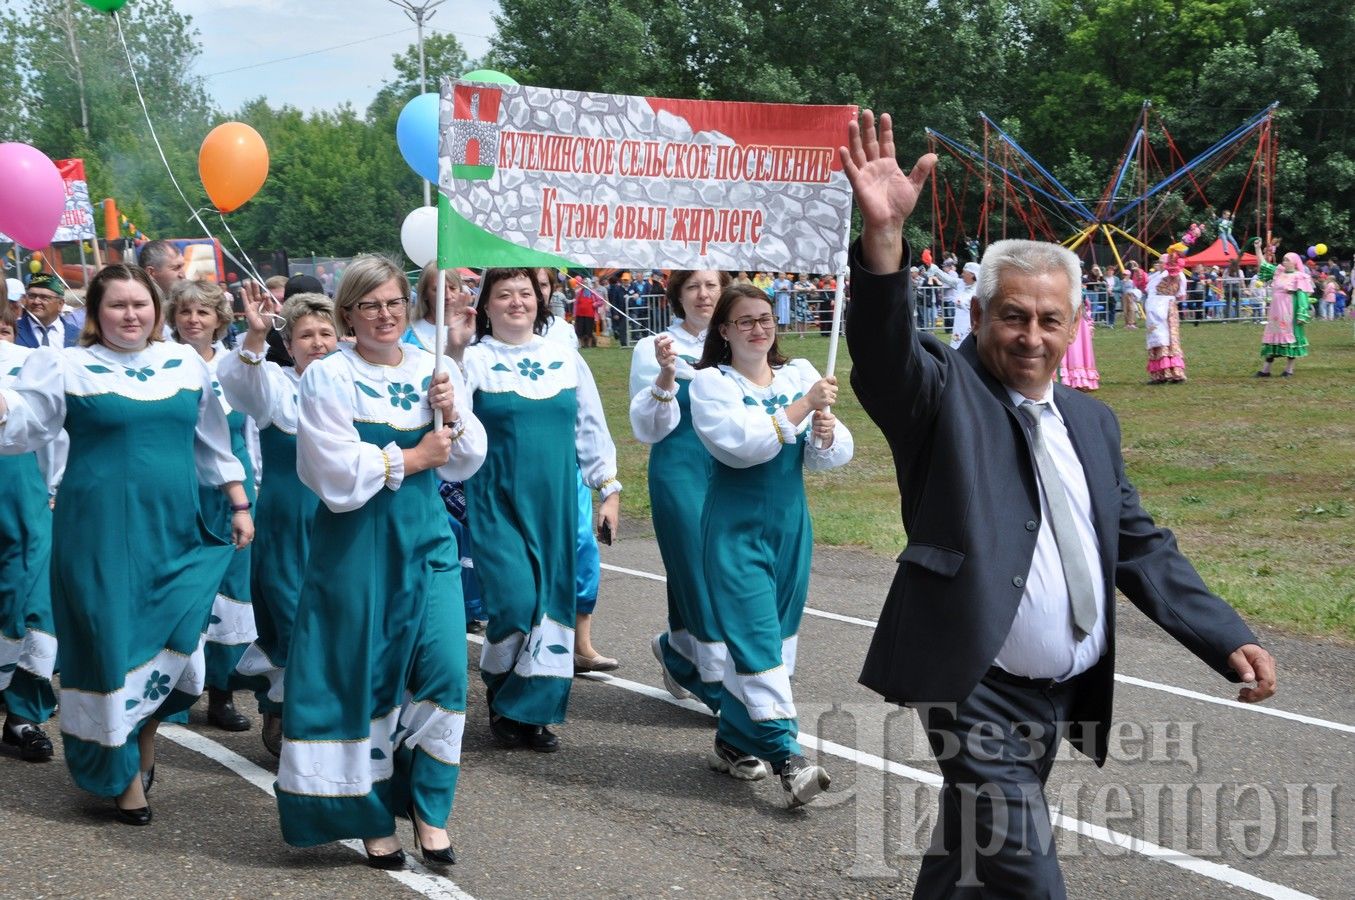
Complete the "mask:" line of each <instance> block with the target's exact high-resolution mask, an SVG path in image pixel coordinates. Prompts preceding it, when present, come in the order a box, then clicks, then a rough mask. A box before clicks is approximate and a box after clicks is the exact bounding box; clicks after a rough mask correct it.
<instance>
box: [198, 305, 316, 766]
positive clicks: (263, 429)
mask: <svg viewBox="0 0 1355 900" xmlns="http://www.w3.org/2000/svg"><path fill="white" fill-rule="evenodd" d="M276 308H277V307H276V301H274V300H273V298H272V297H271V296H270V295H268V294H265V293H263V292H261V291H260V292H254V291H250V292H249V293H248V294H247V296H246V298H245V318H246V320H247V321H248V323H249V331H248V332H247V333H246V335H245V339H244V341H243V343H242V344H241V346H240V347H239V349H237V350H236V351H235V352H233V353H231V354H229V355H227V356H226V357H225V358H224V359H223V360H222V361H221V365H220V366H219V367H218V369H217V378H218V380H219V381H220V382H221V390H222V392H223V393H224V394H225V398H226V402H227V403H229V404H230V406H231V407H232V408H234V409H237V410H240V411H242V412H244V413H245V414H246V415H248V416H249V417H250V419H251V420H253V421H254V422H256V423H258V426H259V448H260V454H261V456H262V458H263V480H262V483H261V484H260V485H259V502H258V507H257V509H256V510H255V517H254V521H255V526H256V528H257V529H258V531H259V533H260V534H261V535H263V539H262V540H260V541H259V542H258V543H257V544H256V545H255V546H254V547H253V549H252V550H251V553H252V555H253V558H252V559H251V562H250V595H251V597H252V598H253V601H254V625H255V628H256V629H257V631H258V639H257V640H255V642H254V643H253V644H250V645H249V648H248V649H247V650H245V653H244V655H243V656H242V657H241V658H240V661H239V663H238V664H237V665H236V671H237V672H238V673H240V675H241V676H242V677H244V678H246V679H249V680H251V681H253V683H254V685H255V696H256V697H257V699H258V701H259V712H260V713H262V715H263V728H262V729H261V734H262V737H263V744H264V747H266V748H267V749H268V752H269V753H272V754H273V755H274V756H277V755H278V754H279V753H281V752H282V703H283V672H285V671H286V668H287V648H288V646H289V645H290V643H291V640H292V620H293V619H294V618H295V617H296V603H297V597H298V596H299V595H300V593H301V577H302V575H304V574H305V572H306V559H307V557H308V556H309V554H310V536H311V523H312V522H314V521H315V510H316V507H317V506H318V505H319V503H320V500H319V498H318V497H316V496H315V493H314V492H313V491H312V490H311V489H310V488H308V487H306V486H305V485H304V484H302V483H301V479H300V478H299V477H298V476H297V473H296V429H297V419H298V418H299V416H300V414H301V407H300V403H299V400H300V386H301V376H302V374H303V373H304V372H305V371H306V368H307V367H308V366H309V365H310V364H311V363H314V362H318V361H320V360H321V359H324V358H325V357H326V356H328V355H329V354H331V353H333V352H334V347H335V345H336V344H337V343H338V333H337V331H336V329H335V324H334V301H332V300H330V299H329V298H328V297H326V296H325V295H323V294H296V295H294V296H292V297H290V298H288V300H287V302H286V303H284V304H283V305H282V314H281V323H282V338H283V345H284V347H285V348H286V350H287V353H288V355H289V356H290V357H291V359H292V360H293V363H294V364H293V365H291V366H288V367H286V368H283V367H282V366H279V365H278V364H277V363H274V362H269V361H268V360H267V359H266V358H265V357H266V356H267V354H268V335H269V332H270V331H271V330H272V328H273V324H274V321H275V315H276V314H275V312H274V310H275V309H276Z"/></svg>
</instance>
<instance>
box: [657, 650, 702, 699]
mask: <svg viewBox="0 0 1355 900" xmlns="http://www.w3.org/2000/svg"><path fill="white" fill-rule="evenodd" d="M661 637H663V635H659V634H656V635H654V639H653V640H652V641H650V642H649V649H650V650H653V651H654V658H655V659H657V660H658V661H659V671H660V672H662V673H663V686H664V687H666V688H668V693H670V694H672V695H673V696H674V697H675V698H677V699H678V700H690V699H691V698H692V697H695V696H696V695H695V694H693V693H692V692H691V691H689V690H687V689H686V688H685V687H683V686H682V685H680V684H678V683H677V679H676V678H674V677H673V676H672V674H671V673H669V671H668V665H667V663H665V662H664V661H663V643H662V642H661V641H660V640H659V638H661Z"/></svg>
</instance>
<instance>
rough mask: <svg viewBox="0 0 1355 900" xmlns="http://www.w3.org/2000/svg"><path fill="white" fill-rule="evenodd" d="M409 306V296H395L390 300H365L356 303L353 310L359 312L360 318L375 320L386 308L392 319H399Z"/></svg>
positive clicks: (369, 320)
mask: <svg viewBox="0 0 1355 900" xmlns="http://www.w3.org/2000/svg"><path fill="white" fill-rule="evenodd" d="M408 307H409V298H408V297H393V298H391V299H390V300H363V301H361V302H360V303H356V304H354V306H353V310H354V311H355V312H356V313H357V314H358V318H360V319H365V320H366V321H368V322H374V321H376V319H378V318H379V317H380V316H381V311H382V310H385V311H386V314H387V315H389V316H390V317H391V318H392V319H398V318H400V317H401V316H403V315H404V314H405V310H406V309H407V308H408Z"/></svg>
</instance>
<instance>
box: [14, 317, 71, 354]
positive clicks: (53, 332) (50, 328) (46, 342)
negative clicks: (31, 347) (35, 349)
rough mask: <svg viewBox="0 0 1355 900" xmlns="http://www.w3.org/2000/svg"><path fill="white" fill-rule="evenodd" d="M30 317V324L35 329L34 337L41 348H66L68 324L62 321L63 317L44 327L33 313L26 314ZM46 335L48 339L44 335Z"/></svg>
mask: <svg viewBox="0 0 1355 900" xmlns="http://www.w3.org/2000/svg"><path fill="white" fill-rule="evenodd" d="M24 315H25V316H27V317H28V324H29V325H31V326H32V327H33V337H35V338H36V339H37V341H38V346H39V347H57V348H61V347H64V346H66V323H65V322H63V321H62V319H61V316H57V317H56V318H55V319H53V320H52V324H51V325H44V324H42V321H41V320H40V319H38V317H37V316H35V315H33V314H32V313H31V312H25V313H24ZM44 334H46V338H45V339H44V338H43V335H44Z"/></svg>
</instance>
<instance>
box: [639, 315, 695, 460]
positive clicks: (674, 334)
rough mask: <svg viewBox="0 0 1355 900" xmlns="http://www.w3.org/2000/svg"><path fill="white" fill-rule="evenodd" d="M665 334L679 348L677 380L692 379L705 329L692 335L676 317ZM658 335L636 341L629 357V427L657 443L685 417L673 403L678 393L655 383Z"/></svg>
mask: <svg viewBox="0 0 1355 900" xmlns="http://www.w3.org/2000/svg"><path fill="white" fill-rule="evenodd" d="M664 334H666V335H668V336H669V337H671V338H672V339H673V349H674V350H676V351H677V355H678V359H677V378H678V380H679V381H691V380H692V378H693V377H694V376H695V375H696V370H695V369H693V368H692V366H694V365H696V363H697V361H698V360H700V359H701V351H702V349H703V348H704V347H705V343H706V332H704V331H703V332H701V334H699V335H696V336H693V335H692V333H691V332H689V331H688V330H687V329H685V328H683V327H682V320H681V319H674V320H673V324H671V325H669V326H668V330H667V331H665V332H664ZM655 337H656V336H653V335H652V336H650V337H647V338H643V339H642V340H641V341H640V342H639V343H638V344H636V345H635V354H634V355H633V356H632V357H631V360H630V428H631V431H633V432H634V433H635V439H636V440H638V441H640V442H642V443H645V444H657V443H658V442H659V441H661V440H663V439H664V438H666V437H668V435H670V434H672V433H673V429H674V428H677V427H678V422H679V421H681V418H682V412H681V410H680V409H679V408H678V405H677V403H675V402H673V398H674V397H675V396H676V392H675V391H663V390H660V389H659V388H658V387H657V386H656V385H655V384H654V380H655V379H656V378H658V377H659V357H658V353H657V352H656V351H655V349H654V338H655Z"/></svg>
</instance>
